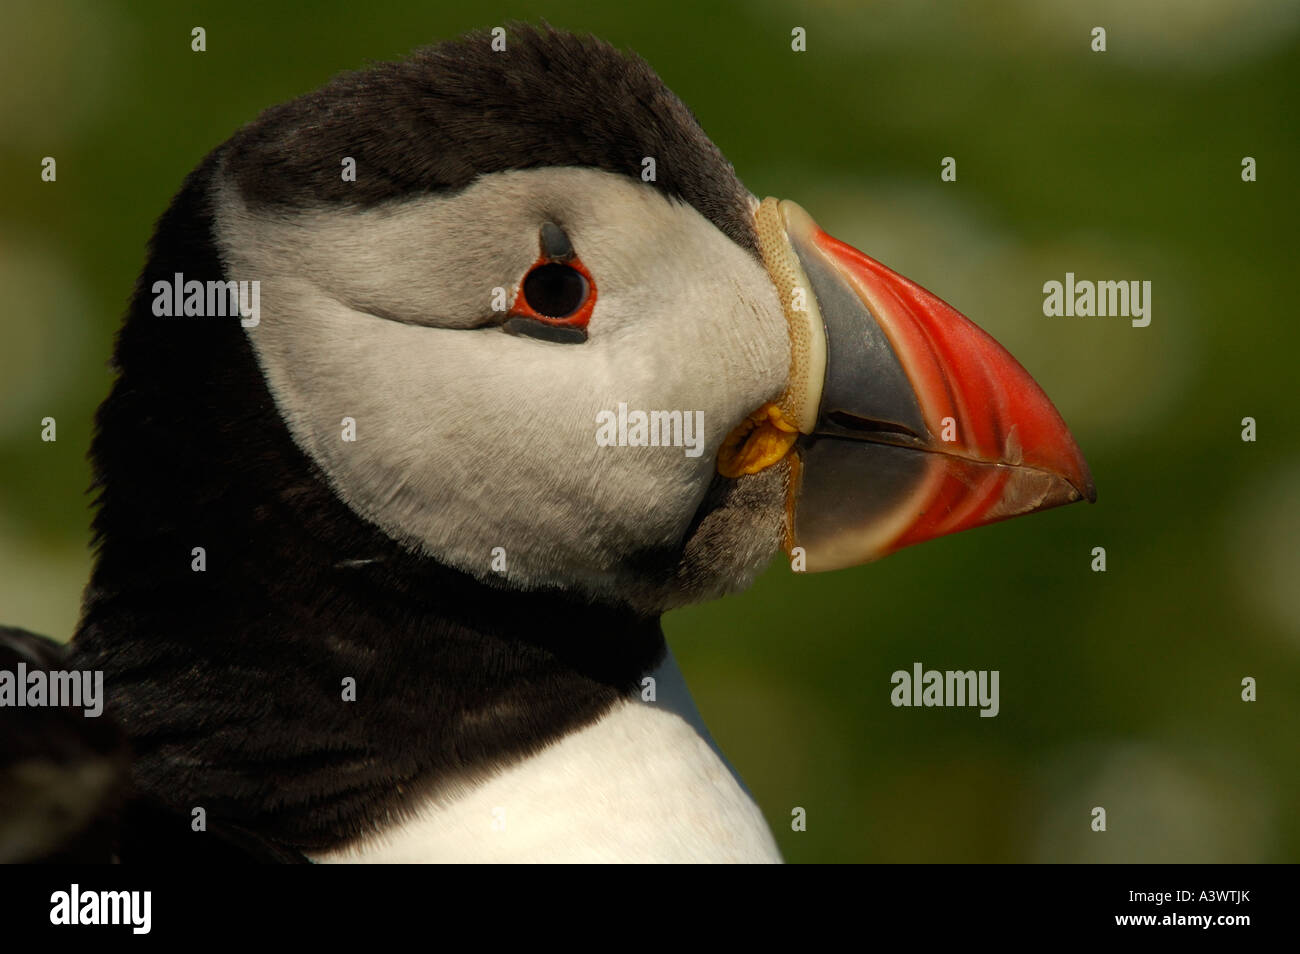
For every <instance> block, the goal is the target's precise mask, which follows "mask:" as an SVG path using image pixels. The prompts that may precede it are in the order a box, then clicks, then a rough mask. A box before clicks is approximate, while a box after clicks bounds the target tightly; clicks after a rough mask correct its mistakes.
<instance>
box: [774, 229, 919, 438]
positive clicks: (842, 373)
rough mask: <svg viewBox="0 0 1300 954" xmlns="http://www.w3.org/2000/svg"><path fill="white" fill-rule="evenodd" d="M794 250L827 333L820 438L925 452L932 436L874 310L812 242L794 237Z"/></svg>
mask: <svg viewBox="0 0 1300 954" xmlns="http://www.w3.org/2000/svg"><path fill="white" fill-rule="evenodd" d="M790 244H791V246H792V247H793V248H794V251H795V254H796V255H797V256H798V257H799V263H800V264H801V265H802V266H803V269H804V272H805V274H806V275H807V276H808V281H809V283H810V284H811V285H812V289H811V292H812V294H814V295H816V297H817V305H818V307H819V309H820V310H821V317H822V324H823V326H824V328H825V330H826V378H825V383H824V385H823V387H822V396H821V405H820V407H819V408H818V413H817V426H816V430H815V433H816V434H818V435H822V436H827V437H837V438H847V439H851V440H868V441H877V440H879V441H883V442H884V443H902V444H911V445H912V446H923V445H924V444H925V443H926V442H927V441H928V436H929V433H928V430H927V428H926V426H925V420H924V417H923V416H922V414H921V407H920V405H919V404H918V403H917V400H916V393H915V391H914V390H913V388H912V383H911V381H909V380H908V378H907V373H906V372H905V371H904V370H903V366H902V364H901V363H900V362H899V360H898V356H897V355H896V354H895V353H894V349H893V346H892V345H890V343H889V340H888V339H887V338H886V337H885V333H884V331H882V330H881V328H880V325H879V324H878V323H877V322H876V319H875V318H874V317H873V316H872V314H871V311H870V309H869V308H868V307H867V305H866V303H865V302H863V300H862V298H861V297H860V296H859V295H858V294H857V292H856V291H854V289H853V288H851V287H850V286H849V284H848V282H847V281H845V279H844V278H843V277H842V276H841V275H840V274H839V272H838V271H837V270H836V269H835V267H834V266H833V265H832V264H831V263H830V262H829V261H827V260H826V258H825V257H824V256H823V255H822V254H821V253H820V252H819V251H818V249H816V248H815V247H814V246H813V245H812V244H811V242H810V241H809V239H808V237H807V236H805V235H801V234H797V233H796V234H791V235H790ZM909 436H910V437H912V438H915V440H908V438H909Z"/></svg>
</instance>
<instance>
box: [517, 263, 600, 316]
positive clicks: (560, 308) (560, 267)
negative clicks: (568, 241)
mask: <svg viewBox="0 0 1300 954" xmlns="http://www.w3.org/2000/svg"><path fill="white" fill-rule="evenodd" d="M522 291H523V297H524V301H525V302H527V303H528V307H529V308H531V309H532V310H533V311H535V312H537V314H539V315H543V316H545V317H547V318H567V317H569V316H570V315H572V314H573V313H574V312H576V311H577V310H578V309H579V308H581V307H582V306H583V303H585V302H586V300H587V292H588V284H587V279H586V276H584V275H583V274H582V273H581V272H580V271H578V270H577V269H576V268H572V267H570V266H568V265H564V264H561V263H559V262H548V263H546V264H545V265H538V266H537V267H536V268H534V269H533V270H532V271H531V272H529V273H528V275H527V276H526V277H525V278H524V287H523V289H522Z"/></svg>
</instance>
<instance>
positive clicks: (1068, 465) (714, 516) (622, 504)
mask: <svg viewBox="0 0 1300 954" xmlns="http://www.w3.org/2000/svg"><path fill="white" fill-rule="evenodd" d="M169 217H171V219H172V221H170V222H169V219H168V218H165V219H164V221H163V223H162V225H161V226H160V229H159V236H158V238H157V239H156V240H155V246H154V252H155V254H154V256H153V259H152V261H151V264H150V266H149V267H148V268H147V269H146V271H145V274H144V276H143V277H142V279H141V285H140V288H139V291H138V296H137V297H138V301H137V308H136V311H137V312H139V311H142V310H143V302H145V301H146V300H147V297H146V296H148V295H149V294H150V293H151V292H152V289H153V288H154V286H155V285H157V284H158V283H162V284H161V285H158V287H159V288H160V289H165V288H166V287H167V286H168V285H169V283H172V282H179V281H181V279H180V278H179V276H175V275H174V274H173V273H174V271H176V270H177V269H178V268H179V267H180V265H179V264H178V263H180V262H184V263H185V268H186V269H188V272H187V273H186V274H184V281H186V282H188V281H191V280H197V281H199V282H208V281H214V280H215V281H225V282H236V283H239V282H249V283H253V282H256V283H257V288H258V298H257V302H258V308H257V315H256V323H255V324H254V323H253V322H252V321H250V320H248V319H247V318H246V320H244V321H243V322H242V323H241V322H238V321H236V319H235V318H230V317H226V318H222V317H215V318H214V317H209V318H202V319H200V318H187V317H172V318H165V317H164V318H158V317H154V316H149V315H139V314H136V315H133V317H132V318H131V320H130V321H129V322H128V326H127V330H126V331H124V333H123V335H124V337H123V346H122V347H120V348H119V363H120V364H121V366H122V372H123V381H124V382H127V383H128V384H129V383H131V382H137V383H138V382H140V381H142V380H145V379H148V381H149V382H150V384H148V385H146V386H147V387H151V388H155V389H156V390H157V394H158V399H159V400H160V401H163V400H167V399H168V395H167V393H166V391H165V388H164V387H163V386H162V385H161V384H159V382H160V381H164V380H174V381H176V382H177V383H178V387H179V388H180V389H183V390H184V391H185V393H186V394H187V395H189V397H188V398H187V399H186V400H187V401H188V402H189V403H192V404H196V405H197V407H199V408H201V409H202V413H203V415H204V418H205V420H209V421H216V423H215V424H212V425H211V427H210V428H209V430H210V432H211V433H210V434H209V437H211V434H215V433H217V432H220V434H221V447H223V448H224V453H226V454H233V455H234V457H235V459H237V460H240V461H241V462H242V464H243V466H245V483H246V484H251V483H255V482H257V481H260V482H261V487H260V491H259V490H254V489H251V488H250V487H248V486H245V491H246V492H247V495H248V497H249V499H250V500H256V503H255V504H253V506H255V507H260V508H274V507H275V506H276V503H275V501H277V500H278V501H280V502H281V503H283V504H285V505H286V506H289V505H292V501H293V500H294V499H295V494H299V495H301V494H303V493H306V491H305V490H304V489H303V488H304V486H305V485H306V484H308V483H312V482H314V483H315V484H319V485H320V486H322V487H325V488H327V489H328V493H329V494H330V495H332V496H333V497H334V498H336V499H337V501H340V502H341V503H342V504H343V505H345V507H346V508H347V509H348V510H349V511H351V512H352V513H353V514H355V515H356V516H357V517H359V518H361V521H363V522H364V523H365V524H366V525H368V526H369V527H372V528H375V529H377V530H378V531H379V532H380V534H382V536H384V537H386V538H388V539H389V540H391V541H395V543H396V544H397V545H398V546H399V547H400V548H401V549H402V550H403V551H404V552H405V553H407V554H410V555H412V556H413V557H414V558H415V559H417V560H423V559H427V560H431V561H434V562H436V563H438V564H440V565H443V566H447V567H451V568H454V569H456V570H459V571H462V572H464V573H466V574H469V575H471V576H473V577H475V578H477V579H479V580H480V581H482V582H485V583H488V584H490V585H492V586H500V587H505V588H508V589H513V590H563V591H566V592H569V593H578V594H581V595H582V596H583V597H584V598H586V599H589V600H591V601H593V602H600V603H610V604H617V605H622V606H627V607H631V608H632V609H634V610H636V611H637V612H638V613H642V614H657V613H658V612H661V611H663V610H665V609H668V608H671V607H674V606H678V605H682V604H685V603H689V602H693V601H699V600H704V599H709V598H713V597H716V596H718V595H721V594H723V593H725V592H728V591H732V590H737V589H741V588H743V587H745V586H747V585H749V583H750V582H752V580H753V578H754V577H755V576H756V574H757V573H758V572H759V571H760V570H761V569H762V568H763V567H764V566H765V565H766V564H767V563H768V562H769V561H770V560H771V558H772V556H773V555H774V554H775V553H776V552H777V551H778V549H779V548H781V547H782V546H784V547H785V548H786V549H787V550H788V551H790V552H791V553H792V554H793V555H794V558H795V560H796V561H797V565H798V566H799V567H800V568H806V569H808V570H821V569H834V568H838V567H844V566H850V565H854V564H858V563H861V562H865V561H867V560H871V559H874V558H877V557H879V556H882V555H884V554H887V553H889V552H891V551H893V550H895V549H897V548H899V547H902V546H905V545H908V544H911V543H915V542H919V541H921V540H924V539H928V538H931V537H935V536H938V535H941V534H945V533H950V532H953V531H956V530H962V529H966V528H969V527H974V526H977V525H980V524H983V523H988V522H991V521H994V520H1000V519H1003V518H1006V517H1010V516H1014V515H1017V514H1021V513H1027V512H1030V511H1033V510H1038V509H1042V508H1045V507H1050V506H1055V505H1058V504H1063V503H1067V502H1070V501H1074V500H1078V499H1081V498H1084V497H1086V498H1089V499H1091V498H1092V497H1093V487H1092V482H1091V478H1090V477H1089V474H1088V469H1087V466H1086V464H1085V463H1084V460H1083V458H1082V456H1081V454H1080V453H1079V451H1078V449H1077V447H1076V446H1075V444H1074V442H1073V440H1072V439H1071V437H1070V435H1069V432H1068V431H1067V429H1066V427H1065V425H1064V423H1063V422H1062V421H1061V418H1060V416H1059V415H1058V414H1057V413H1056V411H1055V409H1054V408H1053V407H1052V405H1051V403H1050V401H1049V400H1048V399H1047V397H1046V396H1045V395H1044V394H1043V392H1042V391H1041V389H1039V387H1038V386H1037V385H1036V384H1035V383H1034V382H1033V380H1032V379H1031V378H1030V377H1029V375H1028V374H1027V373H1026V372H1025V371H1024V369H1023V368H1021V367H1020V365H1019V364H1017V363H1016V361H1015V360H1014V359H1013V358H1012V357H1011V356H1010V355H1008V354H1007V353H1006V352H1005V351H1004V350H1002V348H1001V347H1000V346H999V345H998V344H997V343H996V342H994V341H993V340H992V339H991V338H990V337H989V336H988V335H986V334H984V333H983V332H982V331H980V330H979V329H978V328H977V327H976V326H975V325H973V324H972V323H971V322H969V321H968V320H967V319H966V318H964V317H962V316H961V315H960V314H959V313H958V312H956V311H955V310H954V309H952V308H951V307H949V306H948V305H946V304H944V303H943V302H942V301H940V300H939V299H937V298H935V297H934V296H933V295H931V294H929V293H928V292H926V291H925V290H924V289H922V288H920V287H919V286H917V285H915V284H913V283H912V282H910V281H908V280H907V279H905V278H902V277H901V276H899V275H897V274H895V273H894V272H892V271H890V270H889V269H888V268H886V267H885V266H883V265H881V264H879V263H878V262H876V261H874V260H872V259H871V258H869V257H867V256H866V255H864V254H862V253H861V252H859V251H857V250H855V249H853V248H851V247H849V246H847V245H845V244H843V243H841V242H838V241H836V240H835V239H833V238H831V237H830V236H828V235H827V234H825V233H824V232H822V231H821V230H820V229H819V228H818V227H817V226H816V224H815V223H814V221H813V220H812V218H811V217H810V216H809V215H808V213H806V212H805V211H804V210H803V209H801V208H800V207H799V206H798V205H796V204H794V203H792V202H789V201H778V200H776V199H765V200H761V201H760V200H759V199H758V198H756V197H754V196H752V195H751V194H750V193H749V192H748V191H747V190H746V189H745V188H744V186H742V185H741V183H740V181H739V180H738V179H737V177H736V175H735V173H734V171H733V169H732V167H731V166H730V164H729V163H728V162H727V160H726V159H725V158H724V157H723V156H722V154H721V152H720V151H719V150H718V149H717V147H715V146H714V145H713V143H712V142H710V140H709V139H708V138H707V137H706V136H705V134H704V132H703V131H702V130H701V128H700V126H699V124H698V123H697V122H696V120H695V118H694V117H693V116H692V114H691V113H690V111H689V110H688V109H687V108H686V107H685V106H684V105H683V104H682V103H681V101H680V100H678V99H677V98H676V97H675V96H674V95H673V94H672V93H671V92H670V91H669V90H668V89H667V88H666V87H665V86H664V84H663V83H662V81H661V80H660V79H659V78H658V77H657V76H656V75H655V73H654V72H653V71H652V70H651V69H650V67H649V66H647V65H646V64H645V63H644V62H643V61H641V60H640V59H637V58H635V57H632V56H626V55H624V54H621V53H619V52H617V51H616V50H614V49H613V48H611V47H610V46H608V45H606V44H604V43H603V42H600V41H598V40H595V39H591V38H582V37H577V36H573V35H569V34H566V33H561V32H557V31H554V30H551V29H537V30H534V29H525V28H519V29H512V30H511V31H510V33H509V35H508V40H507V44H506V48H505V49H504V50H500V51H498V50H496V49H494V46H493V42H492V37H491V36H490V35H489V34H487V33H478V34H471V35H469V36H466V37H464V38H462V39H459V40H457V41H454V42H451V43H447V44H444V45H441V46H437V47H434V48H430V49H426V50H423V51H420V52H417V53H416V54H414V55H413V56H412V57H411V58H409V59H407V60H405V61H403V62H400V63H392V64H384V65H380V66H377V67H374V68H372V69H368V70H365V71H362V72H357V73H353V74H348V75H344V76H342V77H340V78H338V79H336V80H334V81H333V82H331V83H330V84H329V85H327V86H325V87H324V88H323V89H321V90H319V91H316V92H314V93H311V94H309V95H307V96H304V97H302V98H300V99H297V100H294V101H292V102H290V103H287V104H285V105H282V106H278V107H276V108H273V109H271V110H269V111H267V112H266V113H265V114H264V115H262V116H261V117H260V118H259V119H258V120H256V121H255V122H254V123H252V124H251V125H249V126H247V127H246V128H244V129H243V130H241V131H240V132H239V133H238V134H237V135H235V136H234V137H233V138H232V139H231V140H229V141H228V142H227V143H226V144H225V145H224V146H222V147H221V148H219V149H218V150H217V151H216V152H214V153H213V154H212V156H210V157H209V159H208V160H207V161H206V162H205V163H204V164H203V166H201V167H200V169H199V170H197V171H196V172H195V173H194V174H193V175H192V176H191V178H190V180H189V182H188V183H187V187H186V190H185V191H184V192H183V193H182V196H181V198H180V199H178V202H177V204H176V205H175V206H174V207H173V210H172V212H170V213H169ZM182 219H183V221H182ZM193 223H202V224H201V225H195V224H193ZM199 244H202V245H203V247H204V248H205V249H208V250H209V252H208V253H207V254H206V257H205V256H204V255H196V254H193V252H194V247H197V245H199ZM189 246H194V247H189ZM187 247H189V254H186V255H184V256H182V255H180V254H179V252H177V251H176V250H177V249H186V248H187ZM204 262H206V264H202V263H204ZM196 270H197V271H196ZM159 293H160V294H162V293H165V292H164V291H160V292H159ZM156 315H157V312H156V311H155V316H156ZM150 321H151V322H152V323H153V324H152V327H151V330H145V329H143V328H142V327H140V326H142V325H143V324H144V323H146V322H150ZM132 322H134V326H135V327H133V326H132ZM182 322H184V323H186V324H187V325H188V324H190V323H197V322H209V323H212V327H213V328H216V327H218V326H219V328H220V330H219V331H218V330H213V331H202V332H194V333H193V334H202V335H216V336H220V340H221V342H222V344H221V346H220V348H218V349H217V350H213V349H212V348H207V347H205V346H195V345H194V339H192V338H191V339H187V340H189V342H190V343H189V344H188V345H186V346H185V350H184V351H183V352H182V351H179V350H177V349H179V348H180V347H181V346H180V345H176V344H173V343H172V341H173V339H172V338H169V337H168V336H169V335H174V334H176V333H175V332H173V331H170V330H169V325H168V323H170V324H171V326H172V327H175V326H177V325H179V324H180V323H182ZM186 334H191V333H190V332H186ZM235 339H238V341H236V340H235ZM214 340H215V339H214ZM213 348H216V346H215V345H214V346H213ZM231 349H233V350H231ZM214 354H220V355H225V356H226V357H222V358H220V359H217V358H213V357H212V355H214ZM231 355H234V357H231ZM245 357H247V358H251V363H252V365H255V368H256V374H255V375H254V374H249V373H248V372H247V369H242V368H237V367H236V366H235V365H236V364H237V363H239V361H242V360H243V359H244V358H245ZM236 359H238V361H237V360H236ZM196 377H197V378H198V379H199V380H203V379H207V380H208V382H209V383H208V386H207V387H206V388H202V389H200V390H199V391H198V392H196V391H195V386H194V383H193V381H194V379H195V378H196ZM222 381H224V382H226V386H220V387H219V386H218V382H222ZM232 385H233V386H232ZM268 398H269V399H268ZM124 400H125V399H124ZM223 402H224V403H223ZM121 403H122V402H119V404H121ZM178 406H179V405H178ZM139 411H140V409H139V408H138V407H137V408H136V413H128V412H127V410H126V409H123V410H122V412H121V413H118V414H114V413H113V412H111V411H110V412H109V413H107V414H105V415H102V416H101V428H100V437H99V440H98V442H97V454H98V456H99V458H100V464H101V472H103V473H108V472H109V468H108V467H106V466H104V464H105V461H106V460H107V459H108V458H111V457H112V456H113V455H114V454H115V453H117V452H116V451H115V447H116V446H117V445H118V444H121V443H123V442H124V441H125V437H124V436H123V435H124V432H125V431H128V430H129V431H131V432H132V433H133V435H134V436H133V438H132V439H138V438H139V436H140V429H141V427H142V424H141V415H140V413H139ZM195 413H196V414H197V413H199V411H198V410H196V411H195ZM152 415H153V416H152V417H150V415H149V414H145V415H144V416H145V417H146V418H148V419H149V420H153V421H155V422H156V421H159V420H160V419H161V418H163V417H165V416H166V415H167V412H166V411H164V410H162V409H159V408H154V409H153V411H152ZM271 422H274V423H271ZM143 426H144V427H145V429H146V430H147V429H148V424H147V423H146V424H144V425H143ZM267 427H277V428H278V427H283V429H284V430H286V431H287V433H288V435H289V436H290V437H291V439H292V443H293V445H294V447H295V448H296V450H297V451H299V452H301V454H302V455H303V457H304V458H305V460H306V461H307V462H308V465H309V466H308V468H307V469H306V471H305V472H304V473H302V474H299V473H296V472H295V475H294V477H293V478H292V479H289V478H282V477H281V476H279V475H280V474H281V471H280V470H275V471H273V472H272V471H270V470H268V469H267V468H266V458H267V457H268V455H272V454H273V453H278V451H273V450H269V449H268V447H269V446H270V444H269V443H268V440H264V439H262V438H257V439H254V435H256V434H264V432H265V429H266V428H267ZM241 429H243V430H242V433H243V434H244V437H243V438H241V437H240V436H239V435H240V433H241ZM166 431H167V436H166V437H165V438H162V435H161V434H160V435H159V436H160V438H162V439H164V440H167V441H176V440H185V439H186V438H185V437H184V435H185V434H186V433H187V432H186V430H185V426H184V422H183V421H182V420H178V419H173V420H171V421H170V423H168V424H167V425H166ZM200 431H201V429H200V428H196V431H195V433H196V435H197V433H199V432H200ZM194 439H195V440H197V439H198V438H197V436H196V437H195V438H194ZM215 441H216V438H215V437H211V439H210V440H207V441H206V445H207V446H206V450H204V451H197V450H195V449H194V448H193V447H191V448H189V449H188V450H187V451H185V455H186V460H187V461H188V463H185V464H183V465H178V466H179V468H180V471H181V472H182V473H189V472H191V471H194V472H197V471H201V470H204V469H205V468H206V467H208V466H209V465H210V464H212V463H213V462H215V461H217V460H218V458H219V454H218V452H217V451H216V450H215V448H216V447H217V443H215ZM204 454H206V455H208V457H207V460H206V462H205V458H204ZM196 455H197V456H196ZM226 466H227V467H229V463H228V462H227V463H226ZM259 473H260V474H261V476H260V477H257V478H256V480H254V478H253V477H252V476H251V475H254V474H259ZM268 474H273V476H267V475H268ZM173 479H183V477H182V476H180V474H176V473H174V474H173ZM233 479H235V480H239V479H240V478H233ZM316 489H318V488H314V489H313V492H315V491H316ZM130 492H131V493H134V494H135V495H136V496H139V497H141V498H142V500H143V498H144V497H147V496H148V494H149V491H148V489H147V487H146V486H144V485H138V486H136V487H135V488H134V490H132V491H130ZM116 493H117V497H118V498H122V497H125V496H126V495H127V493H128V491H127V490H126V489H125V488H122V489H120V490H118V491H117V492H116ZM214 493H216V491H214ZM113 494H114V489H113V488H112V487H106V489H105V499H106V501H110V502H111V498H112V497H113ZM259 494H260V496H261V498H262V499H260V500H258V499H257V498H258V497H259ZM141 506H143V503H141ZM337 542H338V541H337V540H335V541H334V543H335V544H337ZM368 545H369V543H368V542H367V541H358V542H357V543H356V544H355V546H352V547H350V548H349V547H344V548H343V550H344V552H342V553H337V552H335V553H331V554H330V557H329V558H333V557H334V556H338V557H339V558H340V559H343V560H345V561H346V560H351V561H355V562H358V563H360V562H364V561H366V560H368V559H371V558H372V553H371V551H370V550H367V549H366V547H367V546H368ZM337 550H338V547H337V545H336V546H335V551H337ZM322 552H324V550H323V551H322Z"/></svg>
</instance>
